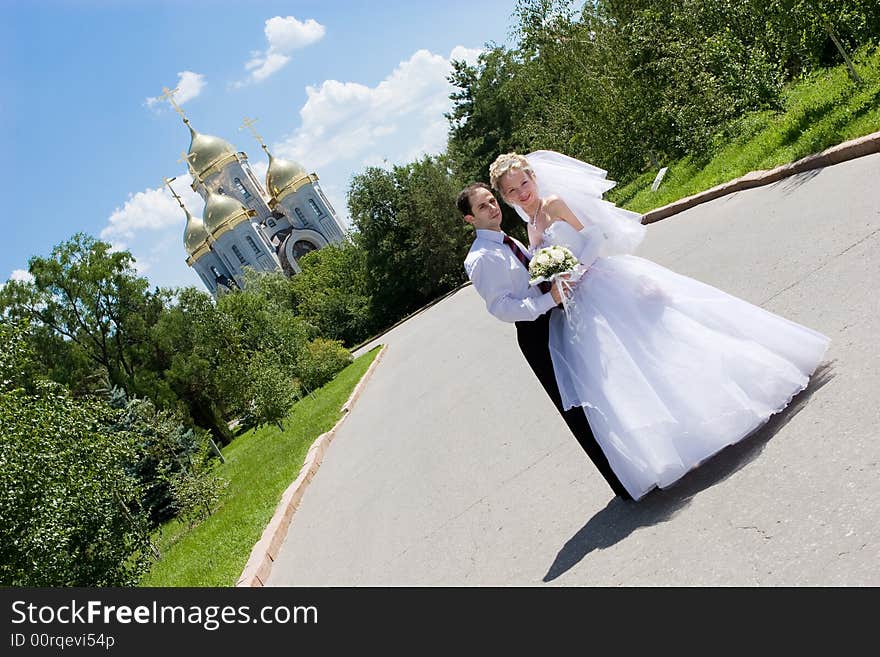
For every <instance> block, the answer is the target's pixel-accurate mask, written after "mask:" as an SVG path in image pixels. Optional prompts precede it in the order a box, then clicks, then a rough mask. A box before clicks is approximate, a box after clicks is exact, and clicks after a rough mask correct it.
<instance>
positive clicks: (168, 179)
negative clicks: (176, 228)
mask: <svg viewBox="0 0 880 657" xmlns="http://www.w3.org/2000/svg"><path fill="white" fill-rule="evenodd" d="M175 180H177V176H174V178H165V177H164V176H163V177H162V182H164V183H165V185H167V187H168V189H170V190H171V195H172V196H173V197H174V198H175V199H177V204H178V205H179V206H180V207H181V209H183V210H186V208H185V207H183V200H182V199H181V198H180V196H178V195H177V192H175V191H174V188H173V187H172V186H171V183H173V182H174V181H175Z"/></svg>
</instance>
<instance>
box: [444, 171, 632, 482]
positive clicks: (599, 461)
mask: <svg viewBox="0 0 880 657" xmlns="http://www.w3.org/2000/svg"><path fill="white" fill-rule="evenodd" d="M456 205H457V206H458V209H459V211H460V212H461V214H462V215H463V216H464V220H465V221H466V222H467V223H469V224H471V225H472V226H473V227H474V228H475V229H476V238H475V239H474V243H473V245H472V246H471V249H470V251H469V252H468V254H467V257H466V258H465V261H464V268H465V271H466V272H467V275H468V278H469V279H470V280H471V282H472V283H473V284H474V288H475V289H476V290H477V292H478V293H479V295H480V296H481V297H482V298H483V300H484V301H485V302H486V308H488V310H489V312H490V313H492V315H494V316H495V317H497V318H498V319H500V320H501V321H504V322H513V323H514V325H515V326H516V339H517V342H518V343H519V348H520V350H521V351H522V353H523V356H525V358H526V361H527V362H528V364H529V366H530V367H531V368H532V371H533V372H534V373H535V376H537V377H538V381H540V382H541V385H542V386H544V390H545V391H546V392H547V394H548V395H549V396H550V399H551V400H552V401H553V404H554V405H555V406H556V409H557V410H558V411H559V412H560V414H561V415H562V419H564V420H565V423H566V424H567V425H568V428H569V429H570V430H571V432H572V433H573V434H574V437H575V438H576V439H577V441H578V442H579V443H580V445H581V447H583V448H584V451H586V452H587V456H589V457H590V459H591V460H592V461H593V463H594V464H595V465H596V467H597V468H598V469H599V472H600V473H602V476H603V477H605V480H606V481H607V482H608V485H609V486H611V489H612V490H613V491H614V492H615V493H616V494H617V495H618V496H620V497H621V498H623V499H625V500H631V499H632V497H631V496H630V494H629V493H627V492H626V489H625V488H624V487H623V484H621V483H620V480H619V479H618V478H617V475H615V474H614V471H613V470H612V469H611V466H610V465H609V464H608V459H607V458H606V457H605V454H604V452H602V448H601V447H600V446H599V444H598V443H597V442H596V439H595V438H594V437H593V432H592V430H591V429H590V425H589V423H588V422H587V417H586V415H585V414H584V409H583V408H581V407H577V408H572V409H569V410H567V411H563V410H562V398H561V396H560V394H559V387H558V386H557V384H556V376H555V374H554V372H553V362H552V361H551V360H550V347H549V342H550V313H551V312H552V310H553V309H554V308H556V306H557V305H558V304H560V303H561V302H562V297H561V296H560V292H559V289H558V287H556V286H554V287H553V288H552V289H551V290H550V291H543V290H540V289H538V288H536V287H531V286H529V272H528V262H529V258H530V256H529V255H528V251H527V250H526V249H525V247H523V245H522V244H520V243H519V242H518V241H517V240H514V239H513V238H511V237H509V236H508V235H505V234H504V232H503V231H502V230H501V207H500V206H499V205H498V201H497V200H496V198H495V195H494V194H493V193H492V190H491V189H489V186H488V185H486V184H485V183H473V184H471V185H468V186H467V187H465V188H464V189H463V190H462V191H461V193H459V195H458V199H457V200H456ZM566 294H570V292H567V293H566Z"/></svg>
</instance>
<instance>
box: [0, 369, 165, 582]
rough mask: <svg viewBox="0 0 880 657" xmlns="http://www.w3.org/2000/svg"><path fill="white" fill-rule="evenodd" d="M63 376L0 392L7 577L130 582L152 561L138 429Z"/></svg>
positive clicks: (2, 566) (2, 553)
mask: <svg viewBox="0 0 880 657" xmlns="http://www.w3.org/2000/svg"><path fill="white" fill-rule="evenodd" d="M117 416H118V411H116V410H114V409H112V408H110V407H109V406H108V405H106V404H105V403H103V402H100V401H96V400H83V399H80V400H77V399H73V398H72V397H71V396H70V395H69V394H68V393H67V392H66V391H65V390H64V389H63V387H62V386H60V385H59V384H57V383H50V382H42V383H40V382H38V383H37V384H36V393H35V394H27V393H26V392H25V391H24V390H23V389H21V388H19V389H16V390H6V391H3V392H0V427H2V429H0V583H2V584H3V585H4V586H92V587H93V586H130V585H133V584H134V583H136V582H137V580H138V579H139V577H140V576H141V574H142V573H143V572H145V569H146V567H147V564H148V562H149V550H148V546H149V539H148V535H147V531H148V525H147V519H146V515H145V514H143V513H141V512H140V511H139V502H140V499H141V488H140V483H139V482H138V480H137V478H136V477H135V476H134V475H133V474H132V472H131V469H132V468H131V466H132V464H133V463H134V462H135V460H136V449H135V444H134V441H133V439H132V437H131V436H130V435H128V434H126V433H125V432H118V431H114V430H113V429H112V428H111V427H112V425H113V424H114V423H115V422H116V419H117Z"/></svg>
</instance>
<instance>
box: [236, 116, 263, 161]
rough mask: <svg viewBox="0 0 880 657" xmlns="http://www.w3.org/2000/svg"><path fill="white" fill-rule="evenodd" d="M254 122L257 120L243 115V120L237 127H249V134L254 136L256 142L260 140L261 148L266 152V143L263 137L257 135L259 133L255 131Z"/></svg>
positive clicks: (242, 128) (241, 128)
mask: <svg viewBox="0 0 880 657" xmlns="http://www.w3.org/2000/svg"><path fill="white" fill-rule="evenodd" d="M256 122H257V119H249V118H248V117H244V121H243V122H242V124H241V125H240V126H239V127H238V129H239V130H244V129H245V128H248V129H250V131H251V134H252V135H253V136H254V138H255V139H256V140H257V141H258V142H260V146H262V147H263V150H264V151H266V152H267V153H268V152H269V149H268V148H267V147H266V144H265V142H264V141H263V138H262V137H261V136H260V135H259V133H257V129H256V128H255V127H254V124H255V123H256Z"/></svg>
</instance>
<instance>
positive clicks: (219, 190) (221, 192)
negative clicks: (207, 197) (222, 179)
mask: <svg viewBox="0 0 880 657" xmlns="http://www.w3.org/2000/svg"><path fill="white" fill-rule="evenodd" d="M217 193H218V194H225V193H226V192H224V191H223V188H222V187H218V188H217Z"/></svg>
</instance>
